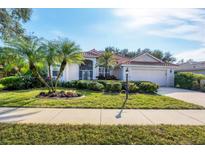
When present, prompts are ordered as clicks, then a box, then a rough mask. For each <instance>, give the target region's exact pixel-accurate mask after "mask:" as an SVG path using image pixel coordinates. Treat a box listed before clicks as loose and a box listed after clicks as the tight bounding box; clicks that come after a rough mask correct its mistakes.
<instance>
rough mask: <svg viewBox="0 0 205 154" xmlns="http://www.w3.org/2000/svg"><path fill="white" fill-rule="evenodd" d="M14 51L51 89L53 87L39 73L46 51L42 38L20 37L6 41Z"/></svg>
mask: <svg viewBox="0 0 205 154" xmlns="http://www.w3.org/2000/svg"><path fill="white" fill-rule="evenodd" d="M6 45H7V46H8V48H9V49H10V50H12V51H13V53H15V54H17V55H18V56H20V57H22V58H23V59H25V61H27V62H28V65H29V69H30V70H31V72H32V74H33V75H34V76H35V77H36V78H37V79H38V80H39V81H41V82H42V83H43V84H44V85H45V86H46V87H47V88H48V89H49V91H51V87H50V86H49V84H48V83H47V82H46V81H45V80H44V78H43V77H42V76H41V74H40V73H39V64H41V63H43V62H44V59H45V53H44V51H43V49H44V48H43V45H42V42H41V39H39V38H37V37H18V38H15V39H12V40H9V41H7V42H6Z"/></svg>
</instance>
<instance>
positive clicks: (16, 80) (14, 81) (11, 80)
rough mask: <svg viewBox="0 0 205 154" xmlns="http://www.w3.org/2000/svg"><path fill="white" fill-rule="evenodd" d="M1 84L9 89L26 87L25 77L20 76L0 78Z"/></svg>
mask: <svg viewBox="0 0 205 154" xmlns="http://www.w3.org/2000/svg"><path fill="white" fill-rule="evenodd" d="M0 84H2V85H3V86H4V89H7V90H19V89H24V87H25V84H24V82H23V78H22V77H19V76H10V77H5V78H2V79H1V80H0Z"/></svg>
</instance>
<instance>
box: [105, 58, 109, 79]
mask: <svg viewBox="0 0 205 154" xmlns="http://www.w3.org/2000/svg"><path fill="white" fill-rule="evenodd" d="M107 70H108V68H107V61H106V63H105V79H106V80H107Z"/></svg>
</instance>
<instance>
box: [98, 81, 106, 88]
mask: <svg viewBox="0 0 205 154" xmlns="http://www.w3.org/2000/svg"><path fill="white" fill-rule="evenodd" d="M97 82H98V83H101V84H103V86H104V87H105V86H106V84H107V83H108V82H107V81H106V80H97Z"/></svg>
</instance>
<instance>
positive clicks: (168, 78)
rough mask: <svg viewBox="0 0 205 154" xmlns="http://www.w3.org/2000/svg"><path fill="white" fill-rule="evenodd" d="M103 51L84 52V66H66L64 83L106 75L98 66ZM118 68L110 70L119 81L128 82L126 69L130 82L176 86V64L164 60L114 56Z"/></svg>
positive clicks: (55, 69)
mask: <svg viewBox="0 0 205 154" xmlns="http://www.w3.org/2000/svg"><path fill="white" fill-rule="evenodd" d="M102 53H103V51H97V50H95V49H93V50H90V51H87V52H83V53H82V54H83V55H84V57H85V61H84V64H81V65H78V64H69V65H67V66H66V68H65V70H64V72H63V75H62V77H61V80H62V81H71V80H95V79H97V76H99V75H105V68H104V67H99V66H97V65H96V64H97V59H98V58H99V57H100V56H101V55H102ZM114 58H115V59H116V62H117V66H116V67H115V68H113V69H109V70H108V74H109V75H114V76H116V77H117V79H119V80H126V69H128V71H129V73H128V79H129V81H131V80H132V81H151V82H155V83H157V84H159V85H160V86H173V85H174V71H175V69H176V67H177V65H175V64H171V63H165V62H163V61H162V60H160V59H158V58H156V57H154V56H152V55H150V54H149V53H144V54H142V55H139V56H137V57H135V58H132V59H129V58H125V57H122V56H119V55H114ZM58 69H59V68H58V67H55V68H54V67H53V68H52V72H53V73H52V74H53V77H55V76H56V75H57V72H58Z"/></svg>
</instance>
